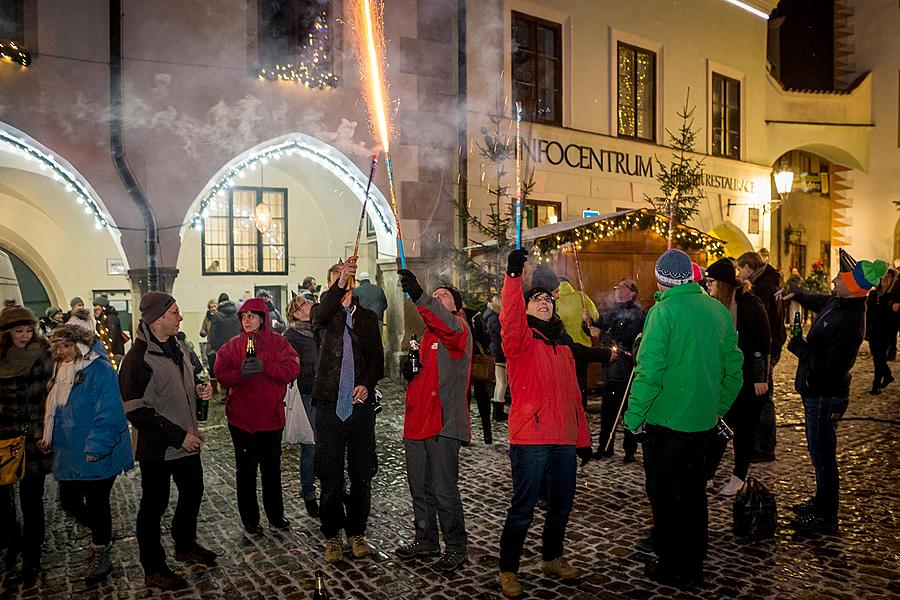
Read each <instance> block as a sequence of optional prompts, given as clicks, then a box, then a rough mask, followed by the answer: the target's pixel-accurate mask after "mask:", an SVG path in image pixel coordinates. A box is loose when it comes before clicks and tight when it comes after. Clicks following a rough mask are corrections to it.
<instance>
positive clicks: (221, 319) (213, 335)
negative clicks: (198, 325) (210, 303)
mask: <svg viewBox="0 0 900 600" xmlns="http://www.w3.org/2000/svg"><path fill="white" fill-rule="evenodd" d="M209 316H210V320H209V331H208V332H207V333H208V338H207V341H208V342H209V347H210V348H212V349H213V350H218V349H219V348H221V347H222V346H224V345H225V342H227V341H228V340H230V339H231V338H233V337H234V336H236V335H239V334H240V333H241V322H240V321H238V318H237V307H236V306H235V305H234V302H232V301H231V300H226V301H225V302H220V303H219V306H218V307H217V309H216V312H214V313H209Z"/></svg>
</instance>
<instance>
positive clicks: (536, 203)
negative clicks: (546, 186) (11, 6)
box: [525, 200, 562, 229]
mask: <svg viewBox="0 0 900 600" xmlns="http://www.w3.org/2000/svg"><path fill="white" fill-rule="evenodd" d="M561 220H562V204H561V203H560V202H547V201H545V200H526V201H525V225H526V226H527V227H528V228H529V229H531V228H533V227H540V226H541V225H550V224H553V223H559V222H560V221H561Z"/></svg>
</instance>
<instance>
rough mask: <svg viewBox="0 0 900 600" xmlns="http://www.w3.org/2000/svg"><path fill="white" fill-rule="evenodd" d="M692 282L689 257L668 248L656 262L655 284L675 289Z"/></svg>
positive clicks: (692, 270) (692, 274)
mask: <svg viewBox="0 0 900 600" xmlns="http://www.w3.org/2000/svg"><path fill="white" fill-rule="evenodd" d="M693 280H694V268H693V267H692V266H691V257H690V256H688V255H687V254H686V253H684V252H682V251H681V250H678V249H677V248H670V249H669V250H666V251H665V252H663V253H662V255H661V256H660V257H659V259H658V260H657V261H656V282H657V283H659V284H660V285H664V286H666V287H670V288H671V287H675V286H677V285H681V284H683V283H691V282H692V281H693Z"/></svg>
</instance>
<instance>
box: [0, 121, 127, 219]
mask: <svg viewBox="0 0 900 600" xmlns="http://www.w3.org/2000/svg"><path fill="white" fill-rule="evenodd" d="M0 150H6V151H8V152H11V153H13V154H17V155H19V156H21V157H23V158H25V159H27V160H29V161H32V162H36V163H38V167H40V169H41V171H49V172H51V173H52V175H51V176H50V177H51V178H52V179H53V180H54V181H57V182H59V183H60V184H61V185H63V186H65V189H66V191H67V192H69V193H70V194H73V195H74V196H75V201H76V202H77V203H78V204H79V205H80V206H82V207H83V208H84V212H85V214H87V215H91V216H93V217H94V227H95V228H96V229H103V228H104V227H109V226H110V224H109V222H108V221H107V220H106V217H105V216H104V215H103V211H102V210H100V206H99V205H98V204H97V203H96V202H95V201H94V199H93V197H92V196H91V193H90V192H89V191H88V190H87V188H86V187H85V186H84V184H82V183H81V182H80V181H79V180H78V178H77V177H76V176H75V175H74V174H73V173H72V172H70V171H69V170H68V169H66V168H65V167H63V166H62V165H61V164H59V163H58V162H57V160H56V159H55V158H54V157H53V156H51V155H49V154H47V153H45V152H44V151H42V150H40V149H38V148H36V147H34V146H33V145H31V144H30V143H28V142H27V141H25V140H22V139H19V138H18V137H16V136H14V135H12V134H11V133H9V132H7V131H4V130H2V129H0Z"/></svg>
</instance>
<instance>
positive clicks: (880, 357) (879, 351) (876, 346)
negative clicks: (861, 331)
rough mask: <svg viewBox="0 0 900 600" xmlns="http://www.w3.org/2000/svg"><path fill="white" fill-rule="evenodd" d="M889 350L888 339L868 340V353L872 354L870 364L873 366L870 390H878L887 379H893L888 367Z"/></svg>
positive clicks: (889, 341)
mask: <svg viewBox="0 0 900 600" xmlns="http://www.w3.org/2000/svg"><path fill="white" fill-rule="evenodd" d="M890 349H891V340H890V338H887V339H869V352H871V353H872V363H873V364H874V366H875V376H874V379H873V381H872V389H877V388H880V387H881V385H882V384H883V383H884V382H885V381H886V380H887V379H889V378H891V377H893V374H892V373H891V367H890V365H888V351H890Z"/></svg>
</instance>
